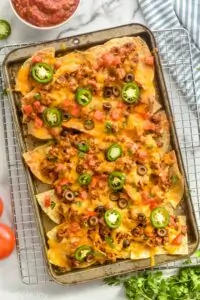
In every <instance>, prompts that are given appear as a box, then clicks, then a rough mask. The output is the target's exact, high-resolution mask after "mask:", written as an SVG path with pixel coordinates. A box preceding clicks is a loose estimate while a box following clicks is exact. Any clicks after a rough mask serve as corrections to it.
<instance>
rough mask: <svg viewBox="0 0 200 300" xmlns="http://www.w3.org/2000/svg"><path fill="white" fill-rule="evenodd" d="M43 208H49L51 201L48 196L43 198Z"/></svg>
mask: <svg viewBox="0 0 200 300" xmlns="http://www.w3.org/2000/svg"><path fill="white" fill-rule="evenodd" d="M44 206H45V207H46V208H48V207H50V206H51V199H50V197H49V196H45V198H44Z"/></svg>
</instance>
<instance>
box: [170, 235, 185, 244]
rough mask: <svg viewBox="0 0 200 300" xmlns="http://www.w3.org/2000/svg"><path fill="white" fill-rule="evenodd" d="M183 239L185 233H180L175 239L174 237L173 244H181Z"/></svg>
mask: <svg viewBox="0 0 200 300" xmlns="http://www.w3.org/2000/svg"><path fill="white" fill-rule="evenodd" d="M182 240H183V235H182V234H178V235H177V236H176V237H175V239H173V241H172V245H177V246H180V245H181V244H182Z"/></svg>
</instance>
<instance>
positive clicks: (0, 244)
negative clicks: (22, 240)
mask: <svg viewBox="0 0 200 300" xmlns="http://www.w3.org/2000/svg"><path fill="white" fill-rule="evenodd" d="M14 248H15V235H14V232H13V230H12V229H11V228H10V227H9V226H7V225H6V224H2V223H0V260H1V259H4V258H6V257H8V256H10V255H11V253H12V252H13V250H14Z"/></svg>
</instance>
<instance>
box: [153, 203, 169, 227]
mask: <svg viewBox="0 0 200 300" xmlns="http://www.w3.org/2000/svg"><path fill="white" fill-rule="evenodd" d="M150 220H151V223H152V225H153V227H155V228H164V227H166V226H167V225H168V224H169V213H168V211H167V210H166V209H165V208H163V207H156V208H155V209H153V210H152V212H151V215H150Z"/></svg>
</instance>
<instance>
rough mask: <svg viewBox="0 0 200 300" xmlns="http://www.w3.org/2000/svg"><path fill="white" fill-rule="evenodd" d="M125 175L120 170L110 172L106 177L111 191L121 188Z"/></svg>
mask: <svg viewBox="0 0 200 300" xmlns="http://www.w3.org/2000/svg"><path fill="white" fill-rule="evenodd" d="M125 180H126V176H125V174H124V173H122V172H112V173H111V174H110V175H109V177H108V184H109V187H110V188H111V189H112V190H113V191H119V190H121V189H122V188H123V186H124V183H125Z"/></svg>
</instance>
